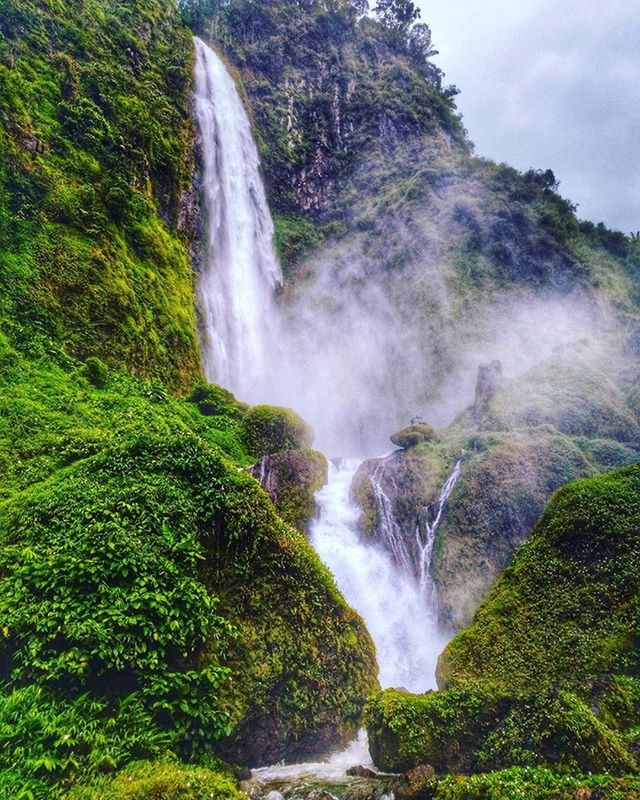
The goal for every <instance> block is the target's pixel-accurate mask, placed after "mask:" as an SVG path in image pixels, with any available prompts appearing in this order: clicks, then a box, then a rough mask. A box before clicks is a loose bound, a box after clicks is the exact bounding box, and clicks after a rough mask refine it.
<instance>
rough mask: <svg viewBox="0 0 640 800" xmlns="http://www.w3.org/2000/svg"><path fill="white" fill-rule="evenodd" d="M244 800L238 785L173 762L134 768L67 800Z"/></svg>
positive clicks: (103, 779) (134, 766)
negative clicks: (212, 799)
mask: <svg viewBox="0 0 640 800" xmlns="http://www.w3.org/2000/svg"><path fill="white" fill-rule="evenodd" d="M160 798H161V800H211V798H214V800H243V798H246V795H245V794H243V793H242V792H240V791H239V790H238V788H237V786H236V782H235V781H234V780H233V779H232V778H230V777H227V776H226V775H221V774H219V773H217V772H213V771H211V770H209V769H202V768H198V767H185V766H184V765H180V764H176V763H173V762H153V763H146V762H144V763H140V764H133V765H132V766H130V767H127V768H126V769H124V770H122V771H121V772H120V773H118V775H117V776H116V777H115V778H112V777H109V778H102V779H98V780H97V781H95V782H94V783H93V784H92V785H90V786H88V787H82V788H80V789H77V790H74V791H72V792H70V793H69V794H68V795H66V796H65V798H64V800H160Z"/></svg>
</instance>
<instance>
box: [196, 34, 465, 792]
mask: <svg viewBox="0 0 640 800" xmlns="http://www.w3.org/2000/svg"><path fill="white" fill-rule="evenodd" d="M195 47H196V71H195V85H196V91H195V106H196V116H197V120H198V124H199V129H200V135H201V138H202V152H203V194H204V202H205V208H206V212H207V223H208V225H207V252H206V256H205V263H204V264H203V267H202V270H201V274H200V279H199V284H198V295H199V304H200V311H201V317H202V321H201V337H202V353H203V366H204V371H205V374H206V376H207V378H208V379H209V380H211V381H212V382H216V383H220V384H222V385H224V386H226V387H228V388H230V389H232V390H233V391H234V392H236V393H237V394H238V395H239V396H240V397H241V398H242V399H245V400H250V401H262V402H268V401H272V400H273V397H272V396H270V394H271V393H272V389H270V388H269V385H268V382H267V375H266V369H265V348H266V347H267V346H269V347H273V345H274V344H275V338H276V337H275V335H274V333H275V331H277V329H278V323H279V318H278V308H277V305H276V303H275V294H276V289H277V286H278V284H279V283H280V282H281V278H282V274H281V270H280V266H279V264H278V262H277V259H276V257H275V254H274V250H273V245H272V237H273V223H272V220H271V216H270V214H269V209H268V206H267V202H266V196H265V191H264V187H263V185H262V181H261V178H260V169H259V167H260V164H259V158H258V153H257V150H256V147H255V143H254V141H253V138H252V135H251V126H250V123H249V119H248V117H247V114H246V112H245V110H244V108H243V105H242V101H241V99H240V97H239V95H238V92H237V89H236V86H235V84H234V82H233V80H232V78H231V76H230V75H229V74H228V72H227V70H226V69H225V66H224V64H223V63H222V61H221V60H220V59H219V58H218V56H217V55H216V54H215V53H214V52H213V50H211V48H210V47H208V46H207V45H206V44H205V43H204V42H202V41H201V40H200V39H196V40H195ZM296 356H297V357H298V360H299V354H297V353H293V352H290V353H287V359H288V361H289V362H290V363H294V362H295V361H296ZM271 367H272V368H271V372H272V373H273V372H274V369H273V364H272V365H271ZM276 371H278V372H279V370H276ZM301 374H302V372H301ZM334 379H335V375H328V374H324V373H321V372H319V373H318V374H317V375H316V380H315V391H316V392H317V393H318V395H319V396H321V395H322V392H331V391H333V389H332V388H331V387H332V385H335V380H334ZM286 383H287V386H286V387H285V388H286V391H287V392H289V394H286V396H284V395H281V396H279V397H278V398H277V399H278V401H279V402H285V403H286V404H287V405H291V406H293V407H295V406H296V405H297V403H296V396H295V394H296V387H297V386H298V383H297V382H296V381H295V380H292V381H291V382H289V381H288V380H287V382H286ZM272 385H273V384H272ZM292 394H293V396H292ZM311 421H312V422H313V421H314V420H311ZM358 424H360V425H362V420H360V421H359V423H358ZM339 438H340V437H339ZM360 463H361V462H359V461H357V460H345V461H342V462H340V463H339V465H338V466H335V465H333V464H332V465H331V468H330V475H329V483H328V485H327V486H326V487H324V489H322V490H321V491H320V492H319V494H318V496H317V499H318V504H319V507H320V515H319V518H318V519H317V520H316V522H315V523H314V525H313V529H312V532H311V541H312V544H313V545H314V547H315V548H316V550H317V552H318V553H319V555H320V557H321V558H322V559H323V561H324V562H325V564H327V566H328V567H329V568H330V569H331V570H332V572H333V574H334V576H335V578H336V582H337V584H338V586H339V588H340V589H341V591H342V592H343V594H344V596H345V597H346V599H347V601H348V602H349V603H350V604H351V605H352V606H353V607H354V608H355V609H356V610H357V611H358V612H359V613H360V614H361V616H362V617H363V619H364V620H365V622H366V624H367V627H368V629H369V631H370V633H371V636H372V638H373V640H374V643H375V645H376V649H377V656H378V663H379V666H380V682H381V685H382V686H383V687H405V688H406V689H409V690H410V691H414V692H424V691H426V690H427V689H429V688H433V687H434V685H435V664H436V659H437V656H438V654H439V652H440V651H441V649H442V647H443V646H444V644H445V640H444V638H443V637H442V635H441V634H440V633H439V631H438V628H437V624H436V621H435V614H434V608H433V606H432V605H430V601H429V597H428V593H426V592H425V591H423V590H422V589H421V587H420V583H419V581H417V580H416V578H415V574H412V573H411V570H410V569H408V568H407V569H399V568H398V567H397V566H396V564H394V561H393V558H392V556H391V554H390V553H389V552H387V551H386V550H384V549H383V548H381V547H377V546H375V545H372V544H367V543H365V542H363V541H362V539H361V537H360V534H359V531H358V518H359V513H360V512H359V509H358V508H357V507H356V506H355V504H354V503H352V501H351V498H350V488H351V482H352V480H353V477H354V475H355V472H356V470H357V469H358V466H359V464H360ZM263 466H264V465H263ZM378 488H379V486H378ZM451 488H453V485H452V486H451ZM380 492H381V494H379V495H378V501H379V503H380V504H381V509H382V511H383V514H386V516H387V518H386V523H387V524H388V527H389V531H390V532H393V531H394V528H393V525H394V520H393V516H392V511H391V503H390V502H389V500H388V498H386V495H384V493H383V492H382V490H381V489H380ZM447 496H448V495H447ZM445 502H446V498H445ZM438 523H439V517H438V520H437V521H436V522H434V525H433V535H434V536H435V530H436V528H437V524H438ZM396 532H397V534H398V536H397V539H396V546H397V547H398V548H399V550H398V554H400V553H401V549H402V548H405V550H404V553H405V557H406V559H409V554H408V552H407V551H406V546H405V544H404V542H403V540H402V538H401V537H400V532H399V531H396ZM432 546H433V542H431V548H432ZM430 552H431V551H430V549H429V542H428V540H427V541H426V542H425V543H424V555H425V564H426V563H427V560H429V559H430ZM406 566H407V567H408V564H407V565H406ZM425 569H428V565H427V566H425ZM369 761H370V759H369V756H368V751H367V745H366V735H364V734H361V736H360V737H359V738H358V740H357V741H356V742H354V743H352V745H350V747H349V748H348V749H347V750H346V751H343V752H342V753H340V754H338V755H336V756H333V757H332V758H330V759H329V760H328V761H326V762H324V763H323V764H322V765H318V764H309V765H303V766H300V765H293V766H290V767H273V768H269V769H268V770H259V771H257V773H256V776H257V777H258V778H259V779H260V780H275V779H277V778H280V777H282V778H286V777H291V778H294V777H300V776H301V775H304V774H307V773H308V774H311V775H314V776H316V777H323V776H324V777H327V778H330V777H331V776H332V775H335V776H336V777H337V776H338V775H343V774H344V771H345V769H346V768H348V767H349V766H353V765H354V764H367V763H369ZM287 770H288V772H287Z"/></svg>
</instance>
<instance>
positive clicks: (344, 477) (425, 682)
mask: <svg viewBox="0 0 640 800" xmlns="http://www.w3.org/2000/svg"><path fill="white" fill-rule="evenodd" d="M360 463H361V462H359V461H356V460H342V461H338V462H337V463H332V464H330V469H329V482H328V483H327V485H326V486H325V487H324V488H323V489H322V490H321V491H320V492H319V493H318V495H317V500H318V505H319V509H320V514H319V517H318V519H317V520H316V522H315V523H314V524H313V526H312V529H311V543H312V544H313V546H314V547H315V549H316V551H317V552H318V555H319V556H320V558H321V559H322V560H323V561H324V563H325V564H327V566H328V567H329V568H330V569H331V571H332V572H333V574H334V575H335V577H336V581H337V583H338V586H339V587H340V589H341V591H342V593H343V594H344V596H345V597H346V599H347V601H348V602H349V603H350V605H352V606H353V607H354V608H355V609H356V610H357V611H358V612H360V614H361V616H362V617H363V619H364V620H365V622H366V623H367V627H368V629H369V632H370V634H371V636H372V638H373V641H374V643H375V645H376V651H377V655H378V665H379V667H380V684H381V685H382V686H384V687H404V688H405V689H408V690H409V691H413V692H424V691H426V690H427V689H432V688H434V687H435V666H436V659H437V657H438V655H439V653H440V651H441V650H442V648H443V646H444V644H445V641H444V639H443V638H442V637H441V634H440V633H439V632H438V627H437V623H436V620H435V617H434V615H433V613H432V609H430V607H429V604H428V602H427V598H426V596H425V594H424V593H423V592H421V591H420V589H419V586H418V583H417V582H416V581H415V579H414V578H413V576H412V575H410V574H409V573H408V572H406V571H404V570H401V569H398V568H397V567H396V566H395V564H394V563H393V561H392V558H391V556H390V554H389V553H388V552H387V551H386V550H384V549H383V548H382V547H377V546H375V545H371V544H367V543H366V542H363V541H362V538H361V536H360V534H359V531H358V519H359V516H360V510H359V508H358V507H357V506H356V505H355V503H353V502H352V500H351V498H350V489H351V483H352V481H353V478H354V476H355V473H356V471H357V469H358V467H359V466H360Z"/></svg>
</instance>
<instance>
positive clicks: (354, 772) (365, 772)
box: [347, 766, 378, 778]
mask: <svg viewBox="0 0 640 800" xmlns="http://www.w3.org/2000/svg"><path fill="white" fill-rule="evenodd" d="M347 775H348V776H349V777H350V778H377V777H378V773H377V772H374V771H373V770H372V769H369V768H368V767H362V766H357V767H351V769H348V770H347Z"/></svg>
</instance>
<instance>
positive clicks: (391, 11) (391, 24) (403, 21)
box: [375, 0, 420, 34]
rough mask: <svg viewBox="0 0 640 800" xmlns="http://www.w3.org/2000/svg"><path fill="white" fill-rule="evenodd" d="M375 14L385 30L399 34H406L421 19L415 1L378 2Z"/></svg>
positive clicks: (394, 0) (386, 0) (391, 0)
mask: <svg viewBox="0 0 640 800" xmlns="http://www.w3.org/2000/svg"><path fill="white" fill-rule="evenodd" d="M375 12H376V16H377V17H378V19H379V20H380V22H382V24H383V25H384V26H385V28H389V29H390V30H393V31H396V32H398V33H405V34H406V33H407V32H408V31H409V28H410V27H411V26H412V25H413V23H414V22H416V21H417V20H418V19H420V9H419V8H418V7H417V6H416V4H415V3H414V2H413V0H378V2H377V5H376V8H375Z"/></svg>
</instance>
